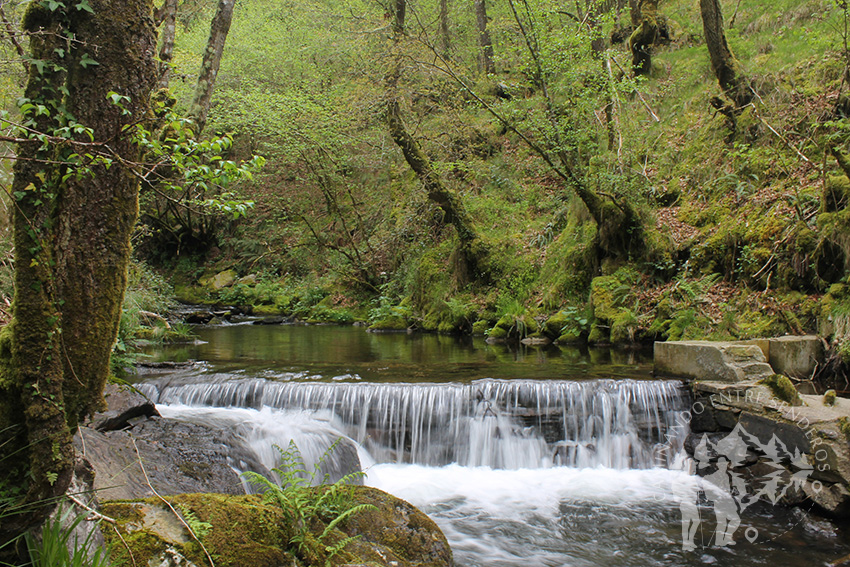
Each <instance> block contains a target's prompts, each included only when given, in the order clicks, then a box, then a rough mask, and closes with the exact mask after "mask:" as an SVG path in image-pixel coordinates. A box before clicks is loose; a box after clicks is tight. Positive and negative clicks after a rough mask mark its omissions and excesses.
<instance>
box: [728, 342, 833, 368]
mask: <svg viewBox="0 0 850 567" xmlns="http://www.w3.org/2000/svg"><path fill="white" fill-rule="evenodd" d="M740 342H741V343H742V344H752V345H755V346H758V347H759V348H761V349H762V351H763V352H764V355H765V357H766V358H767V361H768V363H769V364H770V366H771V367H772V368H773V370H774V371H775V372H776V373H777V374H783V375H785V376H791V377H792V378H811V377H812V374H813V373H814V371H815V369H816V368H817V367H818V366H819V365H820V364H823V360H824V348H823V341H822V340H821V339H820V338H819V337H816V336H814V335H806V336H785V337H776V338H770V339H753V340H750V341H740Z"/></svg>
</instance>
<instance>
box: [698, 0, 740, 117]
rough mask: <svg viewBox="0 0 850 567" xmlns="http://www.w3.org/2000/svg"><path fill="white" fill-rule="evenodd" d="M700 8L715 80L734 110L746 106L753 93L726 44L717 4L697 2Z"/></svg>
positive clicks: (713, 0)
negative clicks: (730, 101) (733, 106)
mask: <svg viewBox="0 0 850 567" xmlns="http://www.w3.org/2000/svg"><path fill="white" fill-rule="evenodd" d="M699 6H700V13H701V15H702V27H703V31H704V33H705V44H706V46H707V47H708V55H709V57H710V58H711V69H712V70H713V71H714V76H715V77H717V82H718V83H720V87H721V88H722V89H723V91H724V92H725V93H726V96H728V97H729V98H730V99H731V100H732V102H734V103H735V106H736V107H738V108H741V107H743V106H746V105H748V104H749V103H750V102H752V100H753V89H752V86H751V85H750V81H749V80H748V79H747V77H746V76H745V75H744V72H743V71H742V70H741V64H740V63H739V62H738V59H737V58H736V57H735V55H734V54H733V53H732V50H731V49H730V48H729V44H728V43H727V41H726V33H725V32H724V31H723V13H722V12H721V10H720V0H700V3H699Z"/></svg>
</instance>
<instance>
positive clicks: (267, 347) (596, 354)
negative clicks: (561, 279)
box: [151, 322, 652, 382]
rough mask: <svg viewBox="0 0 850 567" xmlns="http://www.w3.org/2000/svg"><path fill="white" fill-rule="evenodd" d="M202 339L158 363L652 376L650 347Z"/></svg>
mask: <svg viewBox="0 0 850 567" xmlns="http://www.w3.org/2000/svg"><path fill="white" fill-rule="evenodd" d="M195 330H196V333H197V335H198V339H199V341H198V344H194V345H174V346H170V347H167V348H164V349H156V350H153V351H151V354H152V355H153V357H154V359H155V360H176V361H185V360H198V361H204V362H206V363H207V364H208V365H209V367H210V369H211V370H214V371H218V372H230V371H240V372H251V373H262V372H271V373H274V372H291V373H297V374H303V375H305V376H309V377H310V378H311V379H321V378H324V379H331V378H334V377H337V378H339V377H345V376H351V377H359V378H361V379H363V380H369V381H375V382H382V381H403V382H420V381H430V382H451V381H462V382H465V381H470V380H476V379H479V378H485V377H486V378H500V379H513V378H525V379H576V380H578V379H584V378H639V379H648V378H651V371H652V351H651V349H643V350H628V351H616V350H611V349H607V348H587V347H581V348H579V347H572V346H554V345H552V346H547V347H543V348H540V347H527V346H524V345H511V346H507V345H488V344H487V343H485V341H484V338H483V337H452V336H444V335H432V334H407V333H370V332H366V331H365V330H364V329H363V328H359V327H337V326H322V325H313V326H305V325H252V324H250V322H247V323H243V324H232V325H222V326H199V327H196V329H195Z"/></svg>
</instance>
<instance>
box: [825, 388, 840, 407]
mask: <svg viewBox="0 0 850 567" xmlns="http://www.w3.org/2000/svg"><path fill="white" fill-rule="evenodd" d="M836 397H837V395H836V393H835V390H827V391H826V392H824V394H823V405H825V406H834V405H835V399H836Z"/></svg>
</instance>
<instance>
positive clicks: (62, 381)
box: [0, 0, 156, 544]
mask: <svg viewBox="0 0 850 567" xmlns="http://www.w3.org/2000/svg"><path fill="white" fill-rule="evenodd" d="M152 4H153V2H152V0H121V1H115V0H88V5H89V6H90V7H91V9H92V10H93V13H89V12H87V11H85V10H76V9H75V7H74V6H73V5H72V6H70V7H69V8H67V9H66V10H61V9H60V10H56V11H53V12H51V11H49V10H48V9H46V8H45V7H43V6H41V5H40V3H35V2H33V3H32V4H31V5H30V7H29V8H28V11H27V15H26V17H25V20H24V24H25V26H26V28H27V31H29V32H33V35H32V36H31V47H30V49H31V53H32V60H33V61H37V62H38V63H41V61H43V60H48V61H51V62H53V63H55V67H54V66H53V65H49V66H48V65H44V66H42V65H35V64H33V65H31V69H30V76H29V80H28V84H27V87H26V92H25V96H26V97H27V98H30V99H32V100H34V101H39V102H42V103H44V104H45V106H46V107H48V108H55V109H59V108H64V109H65V110H67V112H68V113H69V114H70V115H72V116H73V117H74V120H76V121H77V122H78V123H79V124H81V125H83V126H85V127H87V128H88V129H89V132H90V134H91V136H92V138H93V139H91V138H89V136H88V135H81V136H80V137H79V138H78V139H77V141H76V142H74V141H66V142H63V143H61V144H53V143H50V144H47V145H42V144H40V143H22V144H21V147H20V148H19V152H18V160H17V161H16V163H15V167H14V173H15V178H14V181H13V191H14V192H15V193H13V194H15V195H16V197H17V203H16V208H15V218H14V229H15V285H16V294H15V302H14V306H13V321H12V323H11V327H10V328H11V337H9V335H8V333H7V335H6V336H5V337H4V341H3V345H2V348H3V351H4V352H9V355H10V356H9V358H6V361H5V365H4V368H3V373H2V376H0V400H2V402H0V447H2V451H3V453H2V454H0V483H4V484H6V485H7V486H23V487H26V493H25V495H23V498H22V504H21V505H22V508H21V510H23V512H22V513H20V514H17V515H14V516H11V517H4V518H3V522H2V526H0V544H2V542H4V541H7V540H8V539H9V538H11V537H14V536H15V535H17V534H19V533H22V532H24V531H26V530H27V529H30V528H31V527H33V526H35V525H38V524H39V523H40V522H41V521H42V520H43V518H44V517H45V516H46V514H47V513H48V512H49V511H50V508H51V507H52V505H53V504H54V503H55V501H56V498H57V497H58V496H61V495H62V494H63V493H64V492H65V490H66V488H67V486H68V483H69V482H70V480H71V477H72V473H73V461H74V450H73V445H72V435H73V432H74V431H75V430H76V427H77V424H78V422H79V420H81V419H82V418H83V417H84V416H85V415H87V414H89V413H91V412H92V411H94V410H96V409H98V408H100V407H101V406H102V404H103V397H102V392H103V386H104V383H105V381H106V378H107V375H108V373H109V356H110V353H111V351H112V347H113V345H114V344H115V339H116V336H117V331H118V321H119V319H120V315H121V303H122V300H123V294H124V289H125V287H126V269H127V264H128V261H129V257H130V244H129V237H130V231H131V230H132V227H133V224H134V222H135V219H136V215H137V212H138V199H137V195H138V180H137V179H136V178H135V177H134V175H133V173H132V172H131V171H130V170H129V169H128V167H126V166H125V165H126V164H129V163H135V162H138V159H139V149H138V147H137V146H136V144H134V143H133V141H132V139H131V132H130V131H127V130H125V128H126V127H127V126H128V125H130V124H133V123H135V122H138V121H139V120H142V119H144V117H145V116H146V113H147V109H148V98H149V95H150V90H151V87H152V86H153V84H154V81H155V77H156V72H155V71H156V66H155V63H154V61H153V59H154V52H155V49H156V45H155V30H154V26H153V19H152V17H151V15H152V9H153V5H152ZM65 34H73V37H75V39H76V42H75V43H73V44H72V46H71V49H67V48H68V45H69V44H68V42H67V41H66V40H65ZM58 46H62V47H64V48H65V49H62V48H61V47H58ZM57 47H58V48H57ZM92 60H94V61H96V64H95V63H92ZM39 68H41V69H43V70H46V71H42V70H40V69H39ZM48 69H54V70H52V71H51V70H48ZM111 93H117V94H118V95H120V96H124V97H127V98H126V99H123V102H122V105H121V106H118V105H116V104H114V101H113V97H112V95H111ZM54 116H55V115H54ZM54 120H55V119H54V118H52V117H44V116H42V117H40V118H39V123H38V124H37V127H38V129H39V130H41V131H44V132H51V131H53V130H55V129H56V128H55V127H56V126H58V124H57V123H55V122H54ZM78 144H85V145H86V146H85V148H86V149H82V148H81V147H76V146H77V145H78ZM84 151H89V152H91V153H92V154H97V155H99V156H103V157H108V159H110V160H111V163H108V164H107V163H106V162H104V161H102V160H97V159H96V160H94V161H91V162H89V163H84V164H82V165H81V166H80V169H78V172H79V173H80V175H73V174H72V173H73V171H69V169H68V167H69V166H67V165H64V166H63V165H61V164H58V162H62V161H66V162H67V161H68V160H69V159H70V157H71V156H70V155H69V154H71V153H72V152H74V153H82V152H84ZM7 349H8V351H7Z"/></svg>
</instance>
